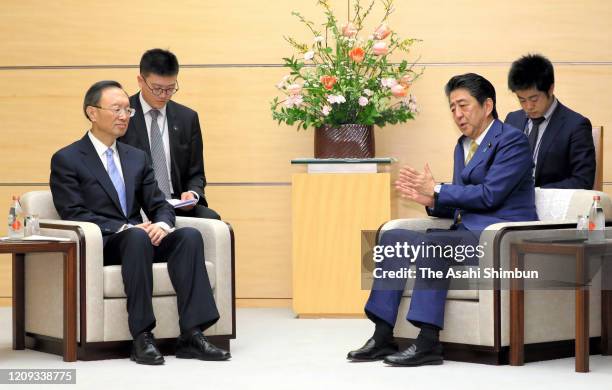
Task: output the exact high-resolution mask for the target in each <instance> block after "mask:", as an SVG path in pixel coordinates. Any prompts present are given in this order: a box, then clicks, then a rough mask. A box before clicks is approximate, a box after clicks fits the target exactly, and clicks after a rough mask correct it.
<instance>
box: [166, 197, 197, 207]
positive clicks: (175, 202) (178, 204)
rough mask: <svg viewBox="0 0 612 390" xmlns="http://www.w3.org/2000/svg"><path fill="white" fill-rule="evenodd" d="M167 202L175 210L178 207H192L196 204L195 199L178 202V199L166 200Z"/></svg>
mask: <svg viewBox="0 0 612 390" xmlns="http://www.w3.org/2000/svg"><path fill="white" fill-rule="evenodd" d="M166 200H167V201H168V203H170V204H171V205H172V207H174V208H175V209H178V208H180V207H185V206H191V205H194V204H196V203H198V200H197V199H187V200H180V199H166Z"/></svg>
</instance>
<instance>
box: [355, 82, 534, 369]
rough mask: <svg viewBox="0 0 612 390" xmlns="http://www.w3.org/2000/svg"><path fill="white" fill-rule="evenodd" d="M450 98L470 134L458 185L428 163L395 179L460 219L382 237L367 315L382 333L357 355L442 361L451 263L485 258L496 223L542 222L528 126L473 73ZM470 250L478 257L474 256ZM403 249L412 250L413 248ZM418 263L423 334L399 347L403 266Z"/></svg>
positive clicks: (414, 305) (417, 313) (407, 362)
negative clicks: (513, 119) (482, 241)
mask: <svg viewBox="0 0 612 390" xmlns="http://www.w3.org/2000/svg"><path fill="white" fill-rule="evenodd" d="M446 95H447V97H448V101H449V104H450V109H451V112H452V114H453V119H454V121H455V123H456V125H457V127H458V128H459V130H460V131H461V133H462V136H461V137H460V138H459V140H458V142H457V146H456V147H455V152H454V160H455V161H454V172H453V182H452V184H451V183H449V184H445V183H438V184H436V182H435V181H434V178H433V176H432V174H431V172H430V170H429V167H428V166H427V165H426V166H425V169H424V171H423V172H419V171H417V170H415V169H413V168H411V167H405V168H403V169H402V170H401V171H400V174H399V178H398V180H397V181H396V183H395V184H396V189H397V190H398V191H399V193H400V194H401V196H403V197H405V198H407V199H409V200H412V201H414V202H417V203H419V204H421V205H424V206H426V207H427V212H428V214H429V215H432V216H436V217H442V218H454V223H453V225H452V226H451V228H450V230H443V229H430V230H428V231H427V232H424V233H421V232H415V231H409V230H403V229H395V230H388V231H385V232H384V233H383V234H382V237H381V239H380V242H379V245H380V246H381V247H382V248H383V251H382V252H380V253H384V256H383V258H382V259H378V260H380V261H381V263H380V265H379V266H377V268H378V271H376V272H375V273H374V277H375V281H374V285H373V287H372V291H371V293H370V297H369V299H368V302H367V304H366V306H365V313H366V315H367V316H368V318H369V319H370V320H372V321H373V322H374V323H375V330H374V335H373V336H372V337H371V338H370V339H369V340H368V341H367V342H366V343H365V345H364V346H363V347H361V348H359V349H357V350H355V351H351V352H349V354H348V359H350V360H356V361H363V360H380V359H384V362H385V363H387V364H391V365H396V366H420V365H425V364H442V362H443V360H442V346H441V344H440V341H439V331H440V330H441V329H442V328H443V327H444V306H445V301H446V295H447V291H448V284H449V282H450V281H449V279H448V277H447V275H448V274H447V271H448V269H449V267H450V266H451V265H453V266H456V265H458V264H466V263H467V264H477V263H478V254H477V253H478V250H476V251H474V249H477V248H476V247H477V245H478V242H479V236H480V233H481V232H482V230H483V229H485V228H486V227H487V226H488V225H491V224H494V223H498V222H510V221H533V220H536V219H537V215H536V210H535V191H534V186H533V177H532V175H531V170H532V168H533V161H532V160H531V154H530V152H529V144H528V140H527V137H526V136H525V135H524V134H523V133H522V132H521V131H519V130H517V129H515V128H514V127H511V126H508V125H505V124H503V123H502V122H500V121H499V120H498V119H497V111H496V109H495V89H494V88H493V85H492V84H491V83H490V82H489V81H488V80H486V79H485V78H484V77H482V76H479V75H476V74H473V73H468V74H464V75H459V76H455V77H453V78H451V79H450V80H449V81H448V83H447V84H446ZM448 245H450V246H452V247H454V248H459V246H462V247H463V248H464V249H465V250H466V251H465V253H464V254H465V256H463V255H462V256H459V252H456V253H455V254H453V253H450V254H447V253H446V249H445V253H444V254H442V253H441V252H438V253H436V251H435V248H436V247H442V248H446V247H447V246H448ZM416 247H422V248H425V247H428V248H433V251H432V252H433V253H431V252H424V251H425V249H422V251H421V252H418V253H417V250H415V249H414V248H416ZM468 247H471V248H472V250H471V251H472V254H468V250H467V248H468ZM396 248H407V249H406V250H407V251H408V252H401V251H399V250H398V251H396V250H395V249H396ZM410 248H412V249H410ZM457 250H458V249H457ZM427 251H429V249H427ZM426 253H429V254H426ZM412 262H414V263H415V267H416V272H415V273H414V275H415V276H414V279H415V285H414V289H413V292H412V297H411V302H410V309H409V311H408V314H407V317H406V319H407V320H408V321H410V322H411V323H412V324H413V325H414V326H416V327H419V328H420V333H419V335H418V337H417V339H416V341H415V343H414V344H412V345H411V346H410V347H408V349H406V350H404V351H401V352H398V348H397V344H395V342H394V340H393V326H394V325H395V323H396V319H397V314H398V308H399V304H400V301H401V298H402V295H403V292H404V289H405V284H406V281H407V277H408V275H407V274H401V273H400V274H399V275H400V276H397V275H398V273H397V271H402V270H403V269H406V270H407V269H408V267H410V265H411V264H410V263H412ZM464 262H465V263H464ZM428 269H429V270H433V271H434V272H436V271H442V272H443V273H442V275H443V276H442V277H439V276H436V277H433V278H432V277H428V276H427V277H426V276H423V274H422V271H425V272H427V270H428ZM390 271H391V272H394V274H391V273H390ZM385 272H387V274H386V275H388V276H384V275H385ZM377 275H378V276H377ZM381 275H382V276H381Z"/></svg>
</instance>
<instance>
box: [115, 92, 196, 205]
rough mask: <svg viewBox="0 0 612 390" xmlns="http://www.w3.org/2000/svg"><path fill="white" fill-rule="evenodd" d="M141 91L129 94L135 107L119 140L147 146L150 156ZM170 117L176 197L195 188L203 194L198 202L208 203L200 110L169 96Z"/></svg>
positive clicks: (173, 179) (172, 173)
mask: <svg viewBox="0 0 612 390" xmlns="http://www.w3.org/2000/svg"><path fill="white" fill-rule="evenodd" d="M139 96H140V93H137V94H136V95H133V96H131V97H130V106H131V107H133V108H134V109H136V113H135V114H134V117H133V118H131V119H130V123H129V125H128V129H127V132H126V133H125V135H124V136H123V137H121V138H119V141H121V142H124V143H126V144H128V145H132V146H134V147H137V148H139V149H141V150H144V151H145V152H146V153H147V154H148V155H149V158H151V145H150V144H149V136H148V133H147V124H146V122H145V118H144V113H143V111H142V104H140V97H139ZM166 116H167V118H168V136H169V139H170V160H171V161H170V173H171V180H172V189H173V190H174V194H173V197H174V198H180V196H181V193H183V192H187V191H194V192H195V193H197V194H198V195H199V196H200V200H199V201H198V203H199V204H201V205H203V206H208V202H207V201H206V197H205V196H204V187H205V186H206V176H205V175H204V157H203V146H202V131H201V130H200V120H199V119H198V113H197V112H195V111H194V110H192V109H191V108H189V107H185V106H183V105H182V104H178V103H176V102H173V101H172V100H170V101H169V102H168V103H167V104H166Z"/></svg>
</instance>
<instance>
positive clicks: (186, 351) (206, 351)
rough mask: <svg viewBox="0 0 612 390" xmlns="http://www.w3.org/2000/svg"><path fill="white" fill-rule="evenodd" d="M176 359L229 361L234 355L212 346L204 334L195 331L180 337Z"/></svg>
mask: <svg viewBox="0 0 612 390" xmlns="http://www.w3.org/2000/svg"><path fill="white" fill-rule="evenodd" d="M176 357H177V358H179V359H200V360H227V359H229V358H231V357H232V355H230V353H229V352H227V351H226V350H224V349H221V348H217V347H215V346H214V345H213V344H211V343H210V342H209V341H208V340H207V339H206V337H205V336H204V335H203V334H202V332H200V331H194V332H192V333H190V334H187V335H183V334H182V335H180V336H179V338H178V340H177V343H176Z"/></svg>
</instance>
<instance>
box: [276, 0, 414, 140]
mask: <svg viewBox="0 0 612 390" xmlns="http://www.w3.org/2000/svg"><path fill="white" fill-rule="evenodd" d="M375 1H376V0H373V1H372V2H371V3H370V5H369V6H368V7H365V8H364V7H362V6H361V5H360V1H359V0H357V1H356V2H355V3H354V7H353V9H354V12H353V17H352V18H350V20H349V21H348V22H347V23H345V24H343V25H341V26H338V20H337V19H336V17H335V16H334V13H333V12H332V10H331V7H330V5H329V1H328V0H319V1H318V5H320V6H322V7H323V9H324V11H325V15H326V17H327V21H326V23H324V24H323V25H322V27H323V28H324V30H323V31H320V30H318V29H317V28H316V26H315V24H314V23H313V22H311V21H309V20H306V19H305V18H304V17H303V16H302V15H301V14H300V13H299V12H293V13H292V14H293V15H295V16H296V17H297V18H298V19H299V20H300V21H301V22H302V23H303V24H304V25H305V26H306V27H307V28H308V29H309V30H310V31H311V32H312V34H313V36H314V38H313V40H312V42H311V43H310V44H304V43H299V42H296V41H295V40H294V39H293V38H290V37H285V40H287V42H289V44H291V46H292V47H293V48H294V49H295V50H297V51H298V53H299V56H298V57H297V58H296V57H295V55H294V56H292V57H291V58H283V60H284V63H285V67H287V68H289V69H290V73H289V74H288V75H286V76H285V77H284V78H283V79H282V80H281V81H280V83H278V84H277V88H278V89H279V90H280V91H281V93H282V94H283V95H284V96H283V97H284V98H281V99H279V97H276V98H274V99H273V100H272V102H271V109H272V117H273V118H274V119H275V120H277V121H278V123H279V124H280V123H281V122H284V123H286V124H288V125H293V124H295V123H297V124H298V129H300V128H304V129H306V128H308V127H311V126H312V127H315V128H316V127H321V126H323V125H329V126H340V125H344V124H360V125H367V126H371V125H377V126H380V127H382V126H384V125H386V124H387V123H390V124H395V123H404V122H406V121H408V120H410V119H413V118H414V116H415V114H416V113H417V112H418V109H417V106H416V99H415V98H414V97H413V96H412V95H411V94H409V93H408V91H409V89H410V87H411V85H412V84H413V83H414V82H415V80H416V79H417V78H418V77H419V76H420V75H421V73H422V70H421V71H419V72H417V71H415V69H414V66H415V64H414V63H411V64H409V63H408V61H407V60H402V61H401V62H400V63H392V62H389V60H388V58H389V56H390V55H391V54H392V53H393V52H395V51H396V50H399V51H402V52H405V53H408V52H409V50H410V47H411V46H412V45H413V44H414V43H415V42H416V41H417V40H416V39H400V38H399V37H398V35H397V34H396V33H395V32H394V31H393V30H392V29H391V28H390V27H389V25H388V24H387V20H388V19H389V16H390V15H391V13H392V12H393V10H394V8H393V0H381V3H382V4H383V6H384V16H383V18H382V20H381V21H380V23H379V24H378V27H377V28H375V29H374V30H365V26H364V21H365V19H366V18H367V16H368V15H369V14H370V12H371V10H372V8H373V6H374V3H375ZM366 31H369V33H370V35H369V36H367V37H366V38H363V37H360V33H365V32H366Z"/></svg>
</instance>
